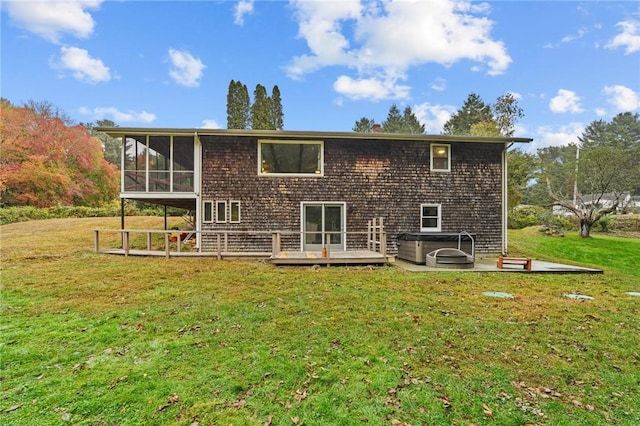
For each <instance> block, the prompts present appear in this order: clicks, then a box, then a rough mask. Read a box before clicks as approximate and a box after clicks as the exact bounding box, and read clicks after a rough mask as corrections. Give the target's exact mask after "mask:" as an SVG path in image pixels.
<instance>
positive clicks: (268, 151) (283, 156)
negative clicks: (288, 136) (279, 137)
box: [258, 140, 324, 176]
mask: <svg viewBox="0 0 640 426" xmlns="http://www.w3.org/2000/svg"><path fill="white" fill-rule="evenodd" d="M323 161H324V143H323V142H322V141H270V140H269V141H268V140H261V141H258V175H262V176H266V175H271V176H322V175H323V173H324V170H323Z"/></svg>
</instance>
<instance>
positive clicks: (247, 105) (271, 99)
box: [227, 80, 284, 130]
mask: <svg viewBox="0 0 640 426" xmlns="http://www.w3.org/2000/svg"><path fill="white" fill-rule="evenodd" d="M227 128H228V129H253V130H282V129H283V128H284V112H283V110H282V98H281V96H280V89H279V88H278V86H277V85H276V86H273V89H271V96H269V95H268V93H267V89H266V88H265V87H264V86H263V85H261V84H258V85H256V88H255V90H254V91H253V103H251V99H250V98H249V91H248V90H247V86H246V85H245V84H242V83H241V82H240V81H234V80H231V82H230V83H229V89H228V91H227Z"/></svg>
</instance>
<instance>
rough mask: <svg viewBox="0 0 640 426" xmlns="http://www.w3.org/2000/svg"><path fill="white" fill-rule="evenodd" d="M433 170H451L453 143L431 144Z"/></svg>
mask: <svg viewBox="0 0 640 426" xmlns="http://www.w3.org/2000/svg"><path fill="white" fill-rule="evenodd" d="M431 171H432V172H450V171H451V145H442V144H431Z"/></svg>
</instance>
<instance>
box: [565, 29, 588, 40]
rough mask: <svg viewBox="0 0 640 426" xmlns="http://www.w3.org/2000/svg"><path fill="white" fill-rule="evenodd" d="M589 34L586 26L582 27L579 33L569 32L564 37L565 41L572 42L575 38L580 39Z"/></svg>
mask: <svg viewBox="0 0 640 426" xmlns="http://www.w3.org/2000/svg"><path fill="white" fill-rule="evenodd" d="M586 34H587V30H585V29H584V28H580V29H579V30H578V33H577V34H569V35H567V36H564V37H562V42H563V43H570V42H572V41H574V40H579V39H581V38H582V37H584V36H585V35H586Z"/></svg>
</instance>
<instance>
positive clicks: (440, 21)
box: [287, 0, 511, 99]
mask: <svg viewBox="0 0 640 426" xmlns="http://www.w3.org/2000/svg"><path fill="white" fill-rule="evenodd" d="M291 4H292V6H293V7H294V9H295V10H296V19H297V20H298V24H299V32H298V35H299V37H300V38H303V39H304V40H305V41H306V42H307V46H308V48H309V53H308V54H303V55H300V56H296V57H294V58H292V60H291V62H290V64H289V66H288V67H287V73H288V75H289V77H291V78H294V79H295V78H301V77H303V76H304V75H305V74H307V73H311V72H313V71H316V70H318V69H321V68H323V67H328V66H343V67H349V68H351V69H353V70H354V73H357V76H352V77H350V79H351V81H368V80H370V79H371V76H378V77H376V80H382V81H390V80H393V79H395V78H397V77H396V76H398V75H404V74H406V72H407V70H408V69H409V68H410V67H412V66H416V65H420V64H424V63H438V64H442V65H444V66H451V65H452V64H454V63H456V62H459V61H461V60H469V61H472V62H473V64H474V65H475V66H476V67H478V68H479V69H484V70H485V71H486V72H487V73H488V74H490V75H498V74H502V73H503V72H505V71H506V69H507V68H508V67H509V64H510V63H511V58H510V57H509V55H508V53H507V51H506V48H505V46H504V44H503V43H502V42H500V41H496V40H494V39H493V38H492V37H491V35H490V32H491V30H492V26H493V22H492V21H490V20H489V19H487V18H486V16H484V15H485V14H486V13H487V12H488V4H486V3H482V4H479V5H476V4H472V3H471V2H468V1H465V0H461V1H457V0H455V1H454V0H446V1H437V2H436V1H430V2H426V1H425V2H421V1H413V2H409V1H386V2H362V3H361V2H359V1H341V2H318V1H303V0H294V1H292V2H291ZM380 75H383V76H385V77H379V76H380ZM343 77H344V76H343ZM343 77H341V78H343ZM336 83H338V82H336ZM340 83H341V84H343V83H344V79H343V81H342V82H340ZM334 87H335V85H334ZM362 88H363V90H364V92H363V93H362V95H360V96H359V97H361V98H364V97H367V95H368V94H369V93H374V92H371V91H370V90H369V86H367V85H362ZM390 94H392V95H393V96H397V94H396V93H395V92H393V91H392V92H390ZM375 96H377V94H376V95H375ZM376 99H377V98H376Z"/></svg>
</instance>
